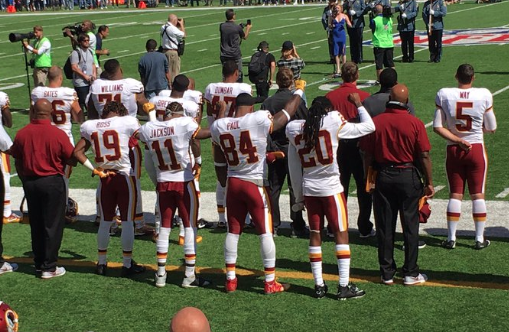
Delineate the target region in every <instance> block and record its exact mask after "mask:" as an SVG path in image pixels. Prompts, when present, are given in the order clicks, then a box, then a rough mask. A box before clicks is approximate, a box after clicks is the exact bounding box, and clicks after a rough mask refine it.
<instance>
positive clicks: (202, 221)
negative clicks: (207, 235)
mask: <svg viewBox="0 0 509 332" xmlns="http://www.w3.org/2000/svg"><path fill="white" fill-rule="evenodd" d="M212 227H214V225H213V224H212V223H211V222H208V221H207V220H205V219H203V218H201V219H200V220H198V229H202V228H212Z"/></svg>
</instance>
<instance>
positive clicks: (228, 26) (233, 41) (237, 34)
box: [219, 9, 252, 83]
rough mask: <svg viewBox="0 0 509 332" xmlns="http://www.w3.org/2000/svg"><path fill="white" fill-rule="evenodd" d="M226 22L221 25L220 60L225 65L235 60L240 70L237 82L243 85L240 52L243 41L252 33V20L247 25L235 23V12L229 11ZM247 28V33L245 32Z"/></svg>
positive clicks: (226, 14) (226, 13)
mask: <svg viewBox="0 0 509 332" xmlns="http://www.w3.org/2000/svg"><path fill="white" fill-rule="evenodd" d="M225 16H226V22H224V23H221V25H219V32H220V34H221V54H220V57H219V58H220V60H221V63H222V64H224V63H225V62H226V61H228V60H233V61H235V63H236V64H237V67H238V69H239V78H238V79H237V82H239V83H242V78H243V76H244V75H243V74H242V52H241V51H240V43H241V42H242V39H247V37H248V36H249V31H251V27H252V25H251V20H247V24H236V23H235V12H234V10H233V9H228V10H227V11H226V12H225ZM244 28H246V31H244Z"/></svg>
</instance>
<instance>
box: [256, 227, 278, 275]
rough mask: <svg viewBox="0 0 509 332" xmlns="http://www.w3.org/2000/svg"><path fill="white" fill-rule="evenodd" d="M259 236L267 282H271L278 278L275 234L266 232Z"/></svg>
mask: <svg viewBox="0 0 509 332" xmlns="http://www.w3.org/2000/svg"><path fill="white" fill-rule="evenodd" d="M259 237H260V251H261V254H262V260H263V268H264V270H265V282H271V281H274V279H276V244H275V243H274V236H273V235H272V234H271V233H265V234H262V235H260V236H259Z"/></svg>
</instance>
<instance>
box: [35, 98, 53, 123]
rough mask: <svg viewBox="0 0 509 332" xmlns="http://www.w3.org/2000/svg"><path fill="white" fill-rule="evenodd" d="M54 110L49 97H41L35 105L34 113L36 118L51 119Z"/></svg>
mask: <svg viewBox="0 0 509 332" xmlns="http://www.w3.org/2000/svg"><path fill="white" fill-rule="evenodd" d="M52 111H53V109H52V107H51V103H50V102H49V101H48V100H47V99H39V100H38V101H36V102H35V105H34V115H35V118H36V119H42V120H44V119H49V118H51V112H52Z"/></svg>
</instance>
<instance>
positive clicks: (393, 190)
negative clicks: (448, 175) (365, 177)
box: [361, 84, 435, 285]
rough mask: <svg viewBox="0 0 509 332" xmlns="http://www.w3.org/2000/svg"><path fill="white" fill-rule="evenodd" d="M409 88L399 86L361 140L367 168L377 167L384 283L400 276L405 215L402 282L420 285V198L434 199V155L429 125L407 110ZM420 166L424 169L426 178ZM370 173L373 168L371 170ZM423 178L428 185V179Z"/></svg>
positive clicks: (377, 215) (376, 209) (375, 196)
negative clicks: (397, 249) (398, 253)
mask: <svg viewBox="0 0 509 332" xmlns="http://www.w3.org/2000/svg"><path fill="white" fill-rule="evenodd" d="M407 103H408V89H407V87H406V86H405V85H403V84H397V85H395V86H394V87H393V88H392V90H391V95H390V100H389V102H388V103H387V109H386V110H385V112H384V113H382V114H380V115H378V116H376V117H375V118H374V119H373V122H374V123H375V127H376V131H375V132H374V133H372V134H370V135H368V136H365V137H364V138H362V139H361V148H362V149H363V150H364V151H365V152H366V154H365V156H364V157H365V165H366V169H368V168H369V167H372V168H373V169H375V170H376V171H377V172H378V174H377V176H376V180H375V181H374V182H375V188H374V192H373V203H374V204H373V206H374V212H375V221H376V230H377V237H378V262H379V264H380V273H381V278H382V283H384V284H386V285H391V284H393V283H394V275H395V274H396V262H395V260H394V234H395V232H396V221H397V218H398V215H400V216H401V218H400V219H401V225H402V228H403V238H404V245H405V262H404V264H403V274H404V279H403V284H404V285H416V284H422V283H424V282H426V280H427V279H428V277H427V276H426V275H425V274H421V273H420V272H419V266H418V265H417V257H418V245H419V200H420V198H421V197H422V196H423V195H425V196H426V197H427V198H431V197H433V195H434V193H435V190H434V188H433V180H432V172H431V158H430V155H429V150H430V149H431V146H430V144H429V140H428V135H427V134H426V128H425V127H424V123H422V121H421V120H419V119H418V118H416V117H415V116H413V115H411V114H409V111H408V106H407ZM417 166H420V167H421V168H422V174H423V176H424V178H423V179H421V175H420V172H419V171H418V170H417ZM368 173H369V172H368ZM422 181H424V187H423V183H422Z"/></svg>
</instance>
